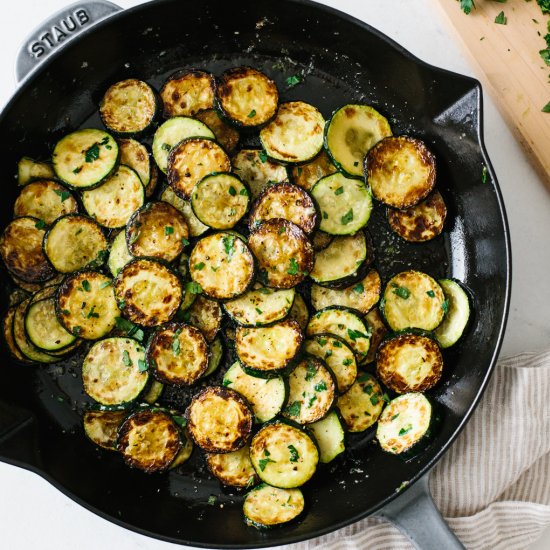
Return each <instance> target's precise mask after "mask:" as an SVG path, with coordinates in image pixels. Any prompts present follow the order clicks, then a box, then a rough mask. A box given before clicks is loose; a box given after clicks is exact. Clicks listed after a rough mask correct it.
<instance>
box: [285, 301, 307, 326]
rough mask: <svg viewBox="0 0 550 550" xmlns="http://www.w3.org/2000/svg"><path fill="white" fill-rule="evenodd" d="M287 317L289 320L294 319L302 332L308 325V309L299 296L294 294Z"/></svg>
mask: <svg viewBox="0 0 550 550" xmlns="http://www.w3.org/2000/svg"><path fill="white" fill-rule="evenodd" d="M288 316H289V317H290V319H294V320H295V321H296V322H297V323H298V324H299V325H300V328H301V329H302V330H304V331H305V330H306V328H307V324H308V323H309V309H308V307H307V304H306V301H305V300H304V299H303V298H302V295H301V294H298V293H296V296H295V297H294V303H293V304H292V308H291V309H290V313H289V314H288Z"/></svg>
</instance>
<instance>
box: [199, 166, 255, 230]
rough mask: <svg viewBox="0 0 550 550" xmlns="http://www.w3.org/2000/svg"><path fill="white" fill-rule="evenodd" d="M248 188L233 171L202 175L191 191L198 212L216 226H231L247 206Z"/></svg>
mask: <svg viewBox="0 0 550 550" xmlns="http://www.w3.org/2000/svg"><path fill="white" fill-rule="evenodd" d="M249 195H250V193H249V191H248V189H247V188H246V186H245V184H244V183H243V182H242V181H241V180H240V178H239V177H237V176H235V175H234V174H229V173H227V172H225V173H215V174H210V175H208V176H205V177H204V178H202V180H200V181H199V183H197V185H196V186H195V189H194V190H193V193H192V194H191V206H192V208H193V212H194V213H195V216H197V218H198V219H199V220H200V221H201V222H202V223H204V224H206V225H208V226H209V227H213V228H214V229H231V228H232V227H234V226H235V225H237V223H238V222H239V220H240V219H241V218H242V217H243V216H244V215H245V214H246V211H247V210H248V202H249Z"/></svg>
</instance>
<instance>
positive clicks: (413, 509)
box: [376, 474, 464, 550]
mask: <svg viewBox="0 0 550 550" xmlns="http://www.w3.org/2000/svg"><path fill="white" fill-rule="evenodd" d="M428 479H429V474H426V475H425V476H424V477H422V478H421V479H419V480H418V481H417V482H416V483H415V484H414V485H413V486H412V487H410V488H409V489H408V490H407V491H406V492H404V493H403V494H402V495H401V496H399V497H398V498H396V499H395V500H393V501H392V502H390V503H389V504H386V506H384V508H382V509H381V510H380V511H378V512H377V513H376V515H377V516H379V517H381V518H384V519H386V520H388V521H390V522H391V523H393V524H394V525H395V526H396V527H397V528H398V529H399V530H400V531H401V532H402V533H403V534H404V535H406V536H407V537H408V538H409V539H410V541H411V542H412V543H413V544H414V546H415V547H416V548H418V550H441V549H442V548H444V549H445V550H464V546H463V545H462V543H461V542H460V541H459V540H458V538H457V537H456V535H455V534H454V533H453V532H452V531H451V529H450V527H449V526H448V525H447V523H446V522H445V520H444V519H443V517H442V516H441V514H440V513H439V510H438V509H437V508H436V506H435V504H434V501H433V500H432V496H431V494H430V489H429V487H428Z"/></svg>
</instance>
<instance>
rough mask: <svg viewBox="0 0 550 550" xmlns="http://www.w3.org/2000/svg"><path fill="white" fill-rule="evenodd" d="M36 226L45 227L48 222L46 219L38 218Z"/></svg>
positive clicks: (37, 227) (38, 227)
mask: <svg viewBox="0 0 550 550" xmlns="http://www.w3.org/2000/svg"><path fill="white" fill-rule="evenodd" d="M34 227H36V229H44V227H46V222H45V221H44V220H38V221H37V222H36V223H35V224H34Z"/></svg>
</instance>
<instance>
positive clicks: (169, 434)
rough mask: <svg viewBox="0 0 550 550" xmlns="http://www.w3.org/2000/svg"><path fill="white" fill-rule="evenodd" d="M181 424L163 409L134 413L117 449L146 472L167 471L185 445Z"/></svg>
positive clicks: (127, 421) (124, 425) (126, 423)
mask: <svg viewBox="0 0 550 550" xmlns="http://www.w3.org/2000/svg"><path fill="white" fill-rule="evenodd" d="M182 445H183V443H182V438H181V435H180V430H179V428H178V425H177V424H176V423H175V422H174V420H173V419H172V418H171V417H170V416H169V415H168V414H166V413H164V412H162V411H159V410H149V409H146V410H143V411H138V412H136V413H134V414H132V415H131V416H130V417H129V418H127V419H126V421H125V422H124V424H122V426H121V427H120V430H119V435H118V443H117V449H118V451H119V452H120V453H121V454H122V457H123V458H124V462H125V463H126V464H127V465H128V466H130V467H131V468H138V469H140V470H143V471H144V472H146V473H153V472H163V471H164V470H167V469H168V468H169V467H170V466H171V465H172V463H173V462H174V460H175V458H176V456H177V455H178V453H179V452H180V450H181V448H182Z"/></svg>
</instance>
